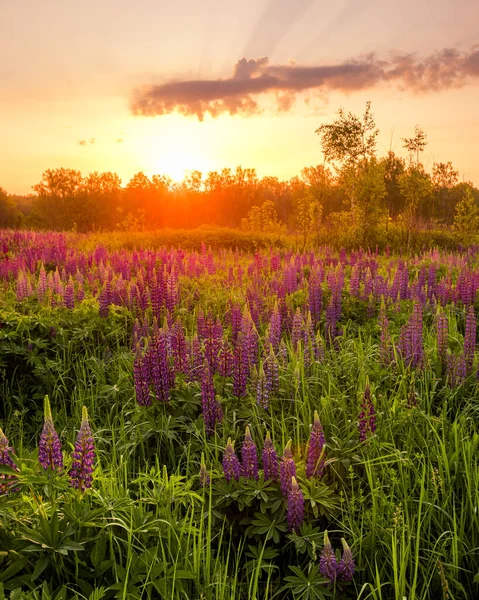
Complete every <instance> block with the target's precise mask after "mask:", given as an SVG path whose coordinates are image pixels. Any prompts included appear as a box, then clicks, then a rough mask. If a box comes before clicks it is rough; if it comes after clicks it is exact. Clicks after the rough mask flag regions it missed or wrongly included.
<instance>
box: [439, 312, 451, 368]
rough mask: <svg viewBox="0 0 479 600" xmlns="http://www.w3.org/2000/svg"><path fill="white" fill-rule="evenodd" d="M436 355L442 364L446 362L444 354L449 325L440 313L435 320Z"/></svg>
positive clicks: (444, 316)
mask: <svg viewBox="0 0 479 600" xmlns="http://www.w3.org/2000/svg"><path fill="white" fill-rule="evenodd" d="M436 330H437V353H438V355H439V360H440V361H441V363H442V364H444V363H445V362H446V353H447V347H448V342H449V339H448V337H449V325H448V321H447V317H446V315H445V314H444V313H443V312H441V313H439V314H438V315H437V319H436Z"/></svg>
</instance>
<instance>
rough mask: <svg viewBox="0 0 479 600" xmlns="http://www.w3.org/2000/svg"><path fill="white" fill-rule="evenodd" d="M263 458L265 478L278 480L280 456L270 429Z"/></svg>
mask: <svg viewBox="0 0 479 600" xmlns="http://www.w3.org/2000/svg"><path fill="white" fill-rule="evenodd" d="M261 458H262V459H263V471H264V478H265V480H268V479H272V480H273V481H276V480H277V479H278V456H277V454H276V450H275V448H274V445H273V442H272V441H271V436H270V435H269V431H268V433H267V434H266V439H265V441H264V446H263V453H262V456H261Z"/></svg>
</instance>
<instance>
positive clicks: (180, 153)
mask: <svg viewBox="0 0 479 600" xmlns="http://www.w3.org/2000/svg"><path fill="white" fill-rule="evenodd" d="M195 142H196V140H195ZM195 142H193V140H191V139H188V138H187V137H185V136H183V135H181V136H176V137H168V141H167V143H166V144H164V143H163V144H161V145H160V143H156V142H155V143H154V144H151V145H150V146H149V147H148V149H147V150H146V148H143V149H142V153H144V154H145V160H144V163H145V165H148V171H149V172H150V174H151V175H153V174H158V175H168V176H169V177H171V178H172V179H173V180H174V181H182V180H183V178H184V177H185V175H186V174H187V173H188V172H189V171H201V172H202V173H203V175H206V174H207V173H208V171H212V170H214V168H215V164H214V161H212V160H211V157H208V156H206V155H205V152H204V149H202V148H201V146H199V145H198V144H197V143H195ZM145 150H146V152H145Z"/></svg>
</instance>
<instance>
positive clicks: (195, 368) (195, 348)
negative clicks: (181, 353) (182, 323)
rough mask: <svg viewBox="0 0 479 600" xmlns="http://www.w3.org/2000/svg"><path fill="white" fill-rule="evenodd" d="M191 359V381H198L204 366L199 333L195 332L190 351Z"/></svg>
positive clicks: (189, 356)
mask: <svg viewBox="0 0 479 600" xmlns="http://www.w3.org/2000/svg"><path fill="white" fill-rule="evenodd" d="M188 359H189V374H188V378H189V379H190V381H198V380H199V379H200V376H201V372H202V367H203V353H202V351H201V343H200V340H199V338H198V335H197V334H196V333H195V335H194V336H193V338H192V339H191V342H190V345H189V352H188Z"/></svg>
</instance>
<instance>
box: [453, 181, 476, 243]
mask: <svg viewBox="0 0 479 600" xmlns="http://www.w3.org/2000/svg"><path fill="white" fill-rule="evenodd" d="M478 228H479V209H478V208H477V206H476V204H475V202H474V196H473V195H472V188H471V187H470V186H468V187H466V188H465V190H464V195H463V197H462V199H461V200H460V201H459V202H458V204H457V206H456V214H455V216H454V225H453V229H454V232H455V234H456V237H457V239H458V241H459V242H460V243H462V244H467V243H469V242H471V241H472V238H473V236H474V235H475V234H477V230H478Z"/></svg>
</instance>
